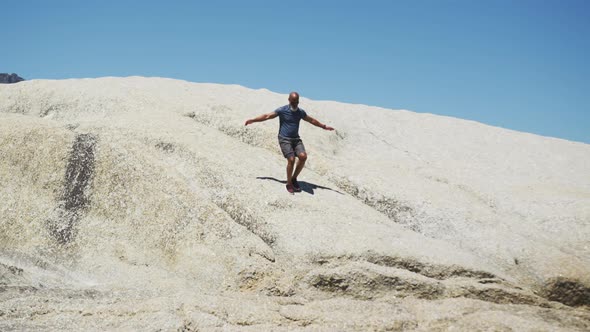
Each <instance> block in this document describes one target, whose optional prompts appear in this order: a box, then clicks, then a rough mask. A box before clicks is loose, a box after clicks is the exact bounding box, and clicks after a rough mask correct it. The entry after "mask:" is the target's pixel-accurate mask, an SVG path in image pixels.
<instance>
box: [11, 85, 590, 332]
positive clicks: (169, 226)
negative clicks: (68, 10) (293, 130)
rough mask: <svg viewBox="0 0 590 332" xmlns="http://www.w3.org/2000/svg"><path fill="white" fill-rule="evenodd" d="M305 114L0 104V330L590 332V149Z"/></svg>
mask: <svg viewBox="0 0 590 332" xmlns="http://www.w3.org/2000/svg"><path fill="white" fill-rule="evenodd" d="M302 97H303V98H301V104H300V107H302V108H303V109H305V110H306V111H307V112H308V114H310V115H311V116H313V117H315V118H317V119H319V120H320V121H322V122H324V123H328V124H329V125H331V126H333V127H335V128H336V131H335V132H328V131H323V130H321V129H319V128H316V127H313V126H311V125H309V124H307V123H302V125H301V130H300V133H301V136H302V138H303V140H304V142H305V145H306V148H307V151H308V154H309V159H308V163H307V165H306V168H305V170H304V171H303V173H302V174H301V176H300V178H299V179H300V181H301V182H302V185H303V192H302V193H298V194H296V195H289V194H288V193H287V192H286V190H285V188H284V181H285V164H286V163H285V160H284V158H283V157H282V155H281V154H280V151H279V148H278V144H277V142H276V133H277V130H278V120H276V119H275V120H269V121H267V122H264V123H256V124H253V125H251V126H248V127H245V126H244V122H245V120H246V119H248V118H252V117H254V116H256V115H259V114H262V113H268V112H271V111H272V110H274V109H275V108H277V107H278V106H282V105H284V104H286V103H287V100H286V99H287V96H286V95H283V94H276V93H273V92H270V91H268V90H251V89H247V88H244V87H241V86H235V85H217V84H197V83H189V82H185V81H178V80H171V79H162V78H143V77H128V78H110V77H109V78H100V79H76V80H60V81H50V80H32V81H26V82H20V83H18V84H13V85H0V183H1V186H0V330H13V329H15V330H113V329H118V330H183V331H196V330H231V331H234V330H244V331H260V330H277V331H282V330H310V331H311V330H334V331H337V330H361V331H365V330H388V329H390V330H391V329H392V330H417V331H432V330H448V329H453V328H454V329H458V330H465V331H471V330H504V329H514V330H519V331H523V330H524V331H527V330H530V331H538V330H551V331H555V330H564V331H569V330H573V331H575V330H579V331H584V330H588V329H590V311H589V306H590V240H589V239H590V145H587V144H582V143H576V142H569V141H565V140H561V139H555V138H547V137H541V136H536V135H532V134H526V133H520V132H515V131H510V130H505V129H501V128H496V127H490V126H486V125H483V124H480V123H477V122H472V121H465V120H460V119H454V118H449V117H441V116H435V115H431V114H419V113H413V112H409V111H403V110H386V109H381V108H376V107H369V106H364V105H350V104H343V103H337V102H327V101H313V100H309V99H306V98H304V97H305V96H302Z"/></svg>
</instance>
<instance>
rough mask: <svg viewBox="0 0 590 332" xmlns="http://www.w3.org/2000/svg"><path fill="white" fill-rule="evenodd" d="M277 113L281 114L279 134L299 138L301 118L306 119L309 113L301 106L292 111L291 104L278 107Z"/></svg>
mask: <svg viewBox="0 0 590 332" xmlns="http://www.w3.org/2000/svg"><path fill="white" fill-rule="evenodd" d="M275 113H277V114H278V115H279V120H280V121H279V122H280V127H279V136H283V137H288V138H299V122H300V121H301V119H305V117H306V116H307V113H305V111H304V110H302V109H301V108H297V110H296V111H291V107H290V106H289V105H285V106H283V107H279V108H277V109H276V110H275Z"/></svg>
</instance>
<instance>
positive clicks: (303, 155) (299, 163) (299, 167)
mask: <svg viewBox="0 0 590 332" xmlns="http://www.w3.org/2000/svg"><path fill="white" fill-rule="evenodd" d="M297 157H298V158H299V160H298V161H297V167H296V168H295V173H293V177H292V179H293V178H295V179H297V176H298V175H299V173H301V170H302V169H303V166H304V165H305V161H306V160H307V153H305V152H301V153H300V154H298V155H297Z"/></svg>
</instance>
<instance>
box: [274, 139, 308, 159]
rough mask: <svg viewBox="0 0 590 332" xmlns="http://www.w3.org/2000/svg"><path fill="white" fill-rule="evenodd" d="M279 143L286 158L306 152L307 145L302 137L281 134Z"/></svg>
mask: <svg viewBox="0 0 590 332" xmlns="http://www.w3.org/2000/svg"><path fill="white" fill-rule="evenodd" d="M279 145H280V146H281V151H282V152H283V156H285V158H289V157H295V156H298V155H299V154H301V153H305V146H303V141H301V138H288V137H283V136H279Z"/></svg>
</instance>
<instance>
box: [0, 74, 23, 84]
mask: <svg viewBox="0 0 590 332" xmlns="http://www.w3.org/2000/svg"><path fill="white" fill-rule="evenodd" d="M24 80H25V79H24V78H22V77H20V76H18V75H17V74H14V73H13V74H5V73H0V84H2V83H5V84H10V83H18V82H21V81H24Z"/></svg>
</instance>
